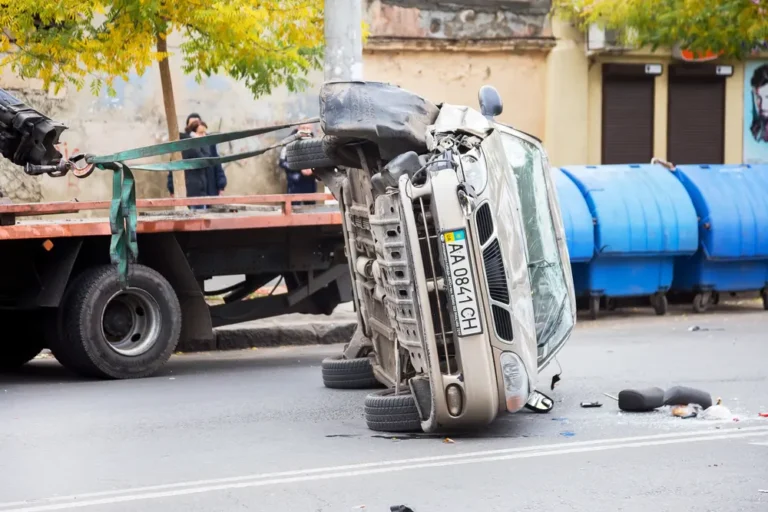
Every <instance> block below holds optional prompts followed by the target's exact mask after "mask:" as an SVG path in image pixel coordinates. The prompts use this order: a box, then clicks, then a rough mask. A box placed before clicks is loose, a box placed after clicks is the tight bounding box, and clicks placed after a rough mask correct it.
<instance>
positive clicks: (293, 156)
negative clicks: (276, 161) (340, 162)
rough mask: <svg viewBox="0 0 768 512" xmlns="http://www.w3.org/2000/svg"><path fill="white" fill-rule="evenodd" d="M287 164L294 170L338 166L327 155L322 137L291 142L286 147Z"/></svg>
mask: <svg viewBox="0 0 768 512" xmlns="http://www.w3.org/2000/svg"><path fill="white" fill-rule="evenodd" d="M285 165H286V166H288V168H289V169H291V170H292V171H301V170H302V169H320V168H323V167H336V166H335V165H334V164H333V161H332V160H331V159H330V158H328V155H326V153H325V148H324V145H323V140H322V139H303V140H297V141H295V142H291V143H290V144H289V145H288V146H286V148H285Z"/></svg>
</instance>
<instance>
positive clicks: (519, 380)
mask: <svg viewBox="0 0 768 512" xmlns="http://www.w3.org/2000/svg"><path fill="white" fill-rule="evenodd" d="M499 362H500V363H501V375H502V378H503V379H504V396H505V398H506V404H507V411H509V412H517V411H519V410H520V409H522V408H523V406H524V405H525V402H526V401H527V400H528V395H529V394H530V390H529V387H528V372H527V371H526V370H525V364H523V360H522V359H520V357H519V356H518V355H517V354H515V353H514V352H502V353H501V357H500V358H499Z"/></svg>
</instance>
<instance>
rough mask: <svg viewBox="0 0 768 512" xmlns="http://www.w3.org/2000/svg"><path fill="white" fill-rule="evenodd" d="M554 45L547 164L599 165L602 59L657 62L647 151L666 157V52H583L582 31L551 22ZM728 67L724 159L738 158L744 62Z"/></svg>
mask: <svg viewBox="0 0 768 512" xmlns="http://www.w3.org/2000/svg"><path fill="white" fill-rule="evenodd" d="M552 29H553V34H554V35H555V37H557V45H556V46H555V48H554V49H553V50H552V51H551V52H550V55H549V57H548V60H547V86H546V101H545V103H546V106H545V116H544V117H545V122H544V123H545V137H544V142H545V145H546V147H547V151H548V152H549V155H550V159H551V161H552V163H553V165H556V166H562V165H568V164H570V165H584V164H586V165H599V164H600V163H601V154H602V103H603V80H602V64H604V63H623V64H661V65H662V67H663V72H662V74H661V75H660V76H657V77H656V78H655V83H654V112H653V116H654V135H653V153H654V156H655V157H657V158H661V159H665V158H666V156H667V123H668V115H667V114H668V99H669V94H668V91H669V65H670V64H671V63H673V62H676V61H674V59H673V58H672V56H671V54H670V53H669V52H666V53H662V52H657V53H653V52H650V51H632V52H626V53H623V54H595V55H587V53H586V51H585V45H584V40H583V36H582V35H581V34H580V33H579V32H578V31H576V30H575V29H574V28H573V27H571V26H570V25H569V24H566V23H563V22H560V21H554V22H553V25H552ZM721 64H727V65H731V66H733V75H732V76H730V77H728V78H726V80H725V126H724V132H725V140H724V146H725V148H724V149H725V163H726V164H738V163H741V162H742V151H743V150H742V146H743V111H744V97H743V94H744V93H743V87H744V64H743V63H741V62H722V63H721Z"/></svg>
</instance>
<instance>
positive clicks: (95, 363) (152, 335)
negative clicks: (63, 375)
mask: <svg viewBox="0 0 768 512" xmlns="http://www.w3.org/2000/svg"><path fill="white" fill-rule="evenodd" d="M57 327H58V329H57V330H58V333H57V334H58V336H56V337H55V338H52V339H51V341H50V344H51V347H50V348H51V352H53V355H54V356H55V357H56V359H58V360H59V362H60V363H61V364H62V365H63V366H65V367H66V368H68V369H69V370H71V371H73V372H75V373H78V374H80V375H83V376H87V377H95V378H102V379H131V378H141V377H148V376H150V375H152V374H154V373H156V372H157V371H158V370H159V369H160V368H161V367H162V366H163V365H164V364H165V363H166V362H167V361H168V359H169V358H170V357H171V354H172V353H173V351H174V349H175V348H176V344H177V343H178V341H179V336H180V334H181V307H180V306H179V300H178V297H177V296H176V292H175V291H174V290H173V287H172V286H171V285H170V283H168V281H167V280H166V279H165V278H164V277H163V276H162V275H160V274H159V273H158V272H156V271H155V270H152V269H151V268H149V267H146V266H144V265H137V264H134V265H131V268H130V274H129V277H128V288H126V289H125V290H123V289H122V288H121V286H120V282H119V279H118V274H117V270H116V268H115V267H114V266H113V265H103V266H97V267H93V268H90V269H87V270H86V271H84V272H83V273H82V274H81V275H80V276H78V277H77V278H76V279H75V280H74V281H73V282H72V283H71V284H70V286H69V287H68V289H67V292H66V293H65V296H64V299H63V302H62V306H61V307H60V308H59V317H58V319H57Z"/></svg>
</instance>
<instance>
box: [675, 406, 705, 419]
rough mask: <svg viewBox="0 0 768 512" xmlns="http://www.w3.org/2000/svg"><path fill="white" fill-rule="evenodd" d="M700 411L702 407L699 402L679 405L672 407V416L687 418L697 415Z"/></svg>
mask: <svg viewBox="0 0 768 512" xmlns="http://www.w3.org/2000/svg"><path fill="white" fill-rule="evenodd" d="M700 411H701V407H700V406H699V405H698V404H690V405H678V406H675V407H673V408H672V416H677V417H678V418H683V419H684V420H687V419H690V418H695V417H697V416H698V415H699V412H700Z"/></svg>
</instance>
